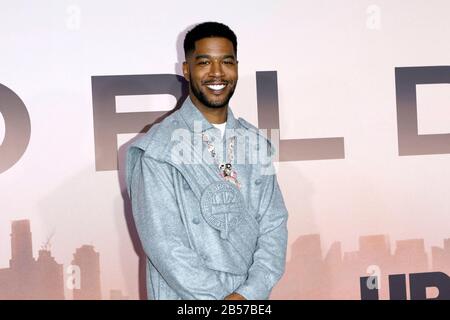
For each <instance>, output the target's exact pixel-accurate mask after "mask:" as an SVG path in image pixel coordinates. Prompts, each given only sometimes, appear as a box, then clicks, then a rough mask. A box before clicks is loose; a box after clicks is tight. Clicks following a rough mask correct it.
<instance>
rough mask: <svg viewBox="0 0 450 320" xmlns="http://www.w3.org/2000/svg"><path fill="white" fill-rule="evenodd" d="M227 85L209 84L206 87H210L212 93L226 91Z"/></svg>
mask: <svg viewBox="0 0 450 320" xmlns="http://www.w3.org/2000/svg"><path fill="white" fill-rule="evenodd" d="M226 86H227V85H226V84H223V83H221V84H208V85H206V87H208V88H209V89H211V90H212V91H217V92H219V91H222V90H223V89H225V87H226Z"/></svg>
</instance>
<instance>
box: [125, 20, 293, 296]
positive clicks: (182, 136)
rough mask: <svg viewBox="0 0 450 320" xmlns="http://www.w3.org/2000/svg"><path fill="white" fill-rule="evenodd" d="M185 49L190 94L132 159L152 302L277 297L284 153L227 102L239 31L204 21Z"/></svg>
mask: <svg viewBox="0 0 450 320" xmlns="http://www.w3.org/2000/svg"><path fill="white" fill-rule="evenodd" d="M184 51H185V57H186V61H185V62H184V63H183V74H184V77H185V79H186V80H187V81H188V82H189V96H188V97H187V98H186V100H185V101H184V103H183V105H182V106H181V108H180V109H179V110H177V111H175V112H173V113H172V114H171V115H169V116H168V117H166V118H165V119H164V120H163V121H162V122H161V123H157V124H155V125H153V126H152V128H151V129H150V130H149V132H147V133H146V134H145V135H144V136H143V137H141V138H139V139H137V140H136V141H135V142H134V143H133V144H131V145H130V147H129V149H128V152H127V164H126V169H127V172H126V174H127V187H128V193H129V195H130V198H131V204H132V210H133V216H134V220H135V224H136V227H137V230H138V233H139V237H140V240H141V243H142V246H143V248H144V250H145V253H146V256H147V291H148V297H149V298H150V299H226V300H245V299H258V300H259V299H268V298H269V296H270V292H271V290H272V288H273V287H274V285H275V284H276V283H277V282H278V280H279V279H280V278H281V276H282V275H283V272H284V268H285V259H286V244H287V227H286V225H287V217H288V212H287V209H286V206H285V204H284V200H283V197H282V194H281V191H280V187H279V185H278V182H277V177H276V174H275V170H274V166H273V163H272V162H273V161H272V157H273V155H274V154H275V152H276V149H275V147H274V146H273V145H272V144H271V142H270V141H269V140H268V139H267V138H266V137H265V135H263V134H262V132H260V130H258V128H256V127H255V126H253V125H252V124H250V123H249V122H247V121H245V120H244V119H242V118H238V119H236V118H235V117H234V114H233V112H232V110H231V108H230V106H229V105H228V103H229V101H230V98H231V97H232V96H233V93H234V90H235V88H236V84H237V81H238V60H237V40H236V36H235V34H234V32H233V31H232V30H230V28H229V27H227V26H226V25H224V24H221V23H217V22H206V23H202V24H199V25H197V26H195V27H194V28H193V29H192V30H190V31H189V32H188V33H187V34H186V37H185V40H184ZM255 159H256V160H255Z"/></svg>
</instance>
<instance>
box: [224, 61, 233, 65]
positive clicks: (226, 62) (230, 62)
mask: <svg viewBox="0 0 450 320" xmlns="http://www.w3.org/2000/svg"><path fill="white" fill-rule="evenodd" d="M223 63H224V64H230V65H232V64H234V61H233V60H225V61H224V62H223Z"/></svg>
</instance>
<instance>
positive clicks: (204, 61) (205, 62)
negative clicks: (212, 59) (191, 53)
mask: <svg viewBox="0 0 450 320" xmlns="http://www.w3.org/2000/svg"><path fill="white" fill-rule="evenodd" d="M208 63H209V61H207V60H201V61H199V62H198V64H200V65H206V64H208Z"/></svg>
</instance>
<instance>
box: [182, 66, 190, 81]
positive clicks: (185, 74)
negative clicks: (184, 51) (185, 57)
mask: <svg viewBox="0 0 450 320" xmlns="http://www.w3.org/2000/svg"><path fill="white" fill-rule="evenodd" d="M189 73H190V71H189V64H188V63H187V62H186V61H184V62H183V76H184V79H186V81H187V82H189V78H190V77H189Z"/></svg>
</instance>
